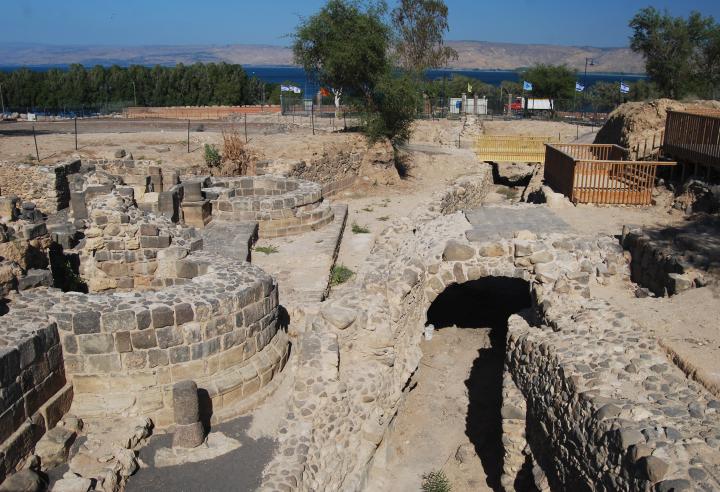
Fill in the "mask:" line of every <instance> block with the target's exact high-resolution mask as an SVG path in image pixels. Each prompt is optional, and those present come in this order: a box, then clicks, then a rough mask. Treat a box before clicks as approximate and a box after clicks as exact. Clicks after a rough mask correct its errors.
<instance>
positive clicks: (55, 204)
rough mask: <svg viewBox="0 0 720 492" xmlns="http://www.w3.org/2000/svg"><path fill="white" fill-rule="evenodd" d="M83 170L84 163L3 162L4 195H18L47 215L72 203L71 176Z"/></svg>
mask: <svg viewBox="0 0 720 492" xmlns="http://www.w3.org/2000/svg"><path fill="white" fill-rule="evenodd" d="M79 171H80V161H70V162H65V163H62V164H55V165H51V166H40V165H33V164H17V163H10V162H0V195H4V196H10V195H16V196H18V197H20V198H21V199H22V200H23V201H26V202H33V203H34V204H35V205H37V207H38V209H39V210H40V211H41V212H43V213H47V214H51V213H55V212H57V211H58V210H62V209H64V208H67V206H68V205H69V203H70V187H69V183H68V176H69V175H71V174H75V173H77V172H79Z"/></svg>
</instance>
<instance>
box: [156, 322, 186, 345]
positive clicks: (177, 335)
mask: <svg viewBox="0 0 720 492" xmlns="http://www.w3.org/2000/svg"><path fill="white" fill-rule="evenodd" d="M155 334H156V335H157V341H158V346H159V347H160V348H168V347H175V346H176V345H180V344H181V343H183V336H182V333H181V332H180V330H179V329H178V328H176V327H175V326H166V327H163V328H156V329H155Z"/></svg>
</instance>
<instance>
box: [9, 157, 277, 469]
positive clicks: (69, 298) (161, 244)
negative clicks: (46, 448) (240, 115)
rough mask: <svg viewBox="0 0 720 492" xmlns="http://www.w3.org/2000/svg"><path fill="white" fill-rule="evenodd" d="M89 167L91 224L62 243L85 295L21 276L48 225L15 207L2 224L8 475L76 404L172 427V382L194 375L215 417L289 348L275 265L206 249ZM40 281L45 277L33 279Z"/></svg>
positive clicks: (260, 388)
mask: <svg viewBox="0 0 720 492" xmlns="http://www.w3.org/2000/svg"><path fill="white" fill-rule="evenodd" d="M88 172H89V174H88V175H87V176H89V177H90V181H89V182H87V180H86V181H85V182H80V185H81V188H80V189H81V191H82V192H81V193H80V194H78V195H77V196H75V199H76V200H75V202H74V203H73V209H72V212H73V215H75V212H79V213H78V215H79V217H75V220H74V227H78V228H80V229H81V230H82V231H83V233H84V234H81V235H80V236H79V238H80V239H79V242H73V244H68V245H66V247H65V249H64V251H63V252H62V253H63V254H66V255H70V256H72V255H76V256H77V257H78V258H80V260H81V261H80V273H81V276H82V278H83V280H85V281H87V282H88V285H89V287H90V291H91V293H90V294H81V293H78V292H61V291H60V290H58V289H54V288H47V287H42V286H41V287H39V288H33V289H30V290H23V289H22V288H19V287H20V286H21V284H22V282H26V283H27V279H28V278H29V273H30V271H29V270H28V268H30V267H31V266H33V265H34V263H33V262H32V261H30V259H31V255H29V253H28V251H27V250H28V248H27V246H28V245H30V243H32V242H33V241H35V242H37V241H44V242H42V244H40V243H38V244H37V245H36V246H37V249H42V250H43V251H46V250H47V249H48V245H49V244H50V242H51V234H50V233H49V232H48V228H49V227H51V226H50V225H48V226H47V227H46V223H45V222H41V223H37V224H27V223H26V222H24V221H23V220H19V221H16V222H11V223H10V224H11V225H10V226H2V227H3V228H2V231H0V232H2V234H0V251H3V254H4V255H8V252H11V253H13V254H15V256H14V257H13V261H10V260H8V259H7V258H5V257H3V258H0V260H2V264H0V284H1V287H2V291H1V293H2V297H3V298H6V297H7V301H8V302H3V303H0V333H1V335H0V364H1V365H0V368H2V377H0V383H1V384H2V387H1V388H0V391H2V394H3V395H6V396H3V398H2V399H0V404H1V405H2V407H0V433H1V434H2V448H0V453H2V454H1V455H2V456H3V457H4V460H3V468H2V469H1V470H0V481H1V480H2V479H3V478H4V476H5V474H7V473H8V472H11V471H12V470H13V469H14V468H15V467H16V466H18V465H19V464H21V463H22V461H23V460H24V459H25V458H26V457H27V456H28V455H29V454H30V452H31V450H32V448H33V446H34V444H35V442H36V441H37V440H38V439H39V438H40V437H41V436H42V435H43V434H44V433H45V432H46V430H48V429H50V428H52V427H53V426H54V425H55V424H56V423H57V422H58V420H59V419H60V418H61V417H62V415H64V414H65V413H66V412H68V411H69V410H70V406H71V405H72V411H73V412H74V413H76V414H78V415H81V416H83V417H112V416H117V415H130V416H132V415H142V416H149V417H151V418H152V420H153V423H154V425H155V426H156V428H158V429H171V428H172V426H173V424H174V420H173V418H174V417H173V402H172V394H171V393H172V387H173V385H174V384H175V383H176V382H178V381H181V380H184V379H193V380H194V381H195V382H196V383H197V384H198V386H199V387H200V388H201V391H202V392H203V394H204V395H205V399H204V401H203V405H204V408H205V409H208V412H209V409H212V421H213V422H220V421H223V420H226V419H228V418H231V417H234V416H236V415H238V414H240V413H242V412H243V411H245V410H247V408H250V407H252V406H254V405H257V404H258V402H259V401H261V400H262V399H263V398H264V397H265V396H266V395H267V393H268V392H269V391H271V387H269V386H268V385H270V383H271V382H272V380H273V378H274V377H275V376H276V375H278V374H279V372H280V371H281V370H282V368H283V366H284V365H285V363H286V361H287V359H288V357H289V343H288V338H287V334H286V329H287V326H286V325H285V323H286V322H285V321H283V318H282V316H281V308H280V307H279V305H278V286H277V283H276V282H275V281H274V280H273V279H272V278H271V277H270V276H269V275H267V274H266V273H264V272H263V271H262V270H260V269H259V268H257V267H254V266H252V265H250V264H248V263H243V262H236V261H229V260H228V259H226V258H224V257H221V256H217V255H214V254H211V253H207V252H204V251H201V248H202V239H201V238H200V236H199V234H198V233H197V232H196V231H195V229H193V228H191V227H185V226H181V225H178V224H173V223H172V222H171V221H170V220H169V219H168V218H166V217H162V216H160V217H158V216H155V215H149V214H148V213H146V212H144V211H142V210H139V209H138V208H136V207H135V206H134V204H133V197H134V189H133V188H132V187H130V186H124V185H120V184H118V182H119V180H108V179H107V176H106V174H107V173H105V172H104V171H103V172H101V175H98V171H97V168H93V170H91V171H88ZM83 179H84V178H83ZM177 187H178V185H173V188H175V189H176V190H177ZM48 224H49V223H48ZM57 225H58V224H53V225H52V228H53V230H55V229H57ZM59 225H62V224H59ZM63 227H64V226H63ZM18 231H19V232H18ZM31 233H32V234H31ZM16 234H20V237H16ZM28 234H30V235H29V236H28ZM25 236H27V237H25ZM52 237H54V236H52ZM18 245H24V246H25V249H24V250H23V249H22V248H19V247H18ZM44 258H45V261H46V263H45V267H47V256H46V255H45V256H44ZM18 261H19V262H20V263H22V264H23V266H22V267H21V266H20V265H19V264H18V263H17V262H18ZM6 270H7V271H6ZM44 272H45V273H47V272H48V271H46V270H44ZM5 277H7V278H5ZM37 285H45V286H48V285H50V284H49V283H47V282H45V283H42V284H33V285H29V284H28V286H29V287H36V286H37ZM17 290H19V292H18V291H17ZM3 301H5V300H4V299H3Z"/></svg>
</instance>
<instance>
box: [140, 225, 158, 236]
mask: <svg viewBox="0 0 720 492" xmlns="http://www.w3.org/2000/svg"><path fill="white" fill-rule="evenodd" d="M159 233H160V230H159V229H158V227H157V226H155V225H152V224H140V235H141V236H157V235H158V234H159Z"/></svg>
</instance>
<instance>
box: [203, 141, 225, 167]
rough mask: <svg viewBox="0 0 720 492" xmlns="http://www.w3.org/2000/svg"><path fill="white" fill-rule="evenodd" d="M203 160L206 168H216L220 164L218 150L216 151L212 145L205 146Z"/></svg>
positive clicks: (220, 158) (220, 159)
mask: <svg viewBox="0 0 720 492" xmlns="http://www.w3.org/2000/svg"><path fill="white" fill-rule="evenodd" d="M203 158H204V159H205V164H206V165H207V167H218V166H219V165H220V162H222V157H221V156H220V152H218V149H216V148H215V146H214V145H210V144H205V154H204V155H203Z"/></svg>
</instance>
